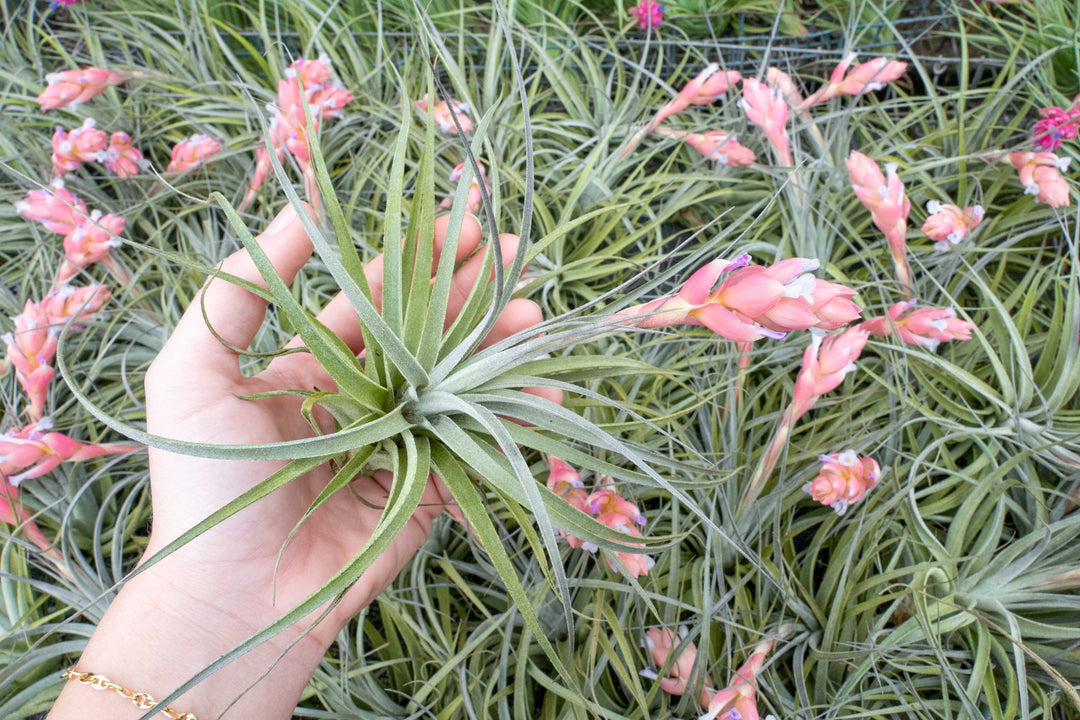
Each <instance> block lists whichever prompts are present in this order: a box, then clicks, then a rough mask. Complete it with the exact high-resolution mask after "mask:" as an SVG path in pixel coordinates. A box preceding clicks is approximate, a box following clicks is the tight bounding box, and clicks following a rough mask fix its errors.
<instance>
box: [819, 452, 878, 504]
mask: <svg viewBox="0 0 1080 720" xmlns="http://www.w3.org/2000/svg"><path fill="white" fill-rule="evenodd" d="M818 459H819V460H820V461H821V462H823V463H824V465H823V466H822V468H821V472H819V473H818V476H817V477H816V478H814V479H813V480H811V481H810V482H808V483H806V484H805V485H803V491H805V492H807V493H809V494H810V497H812V498H813V499H814V500H815V501H816V502H819V503H821V504H822V505H828V506H829V507H831V508H832V509H833V510H835V511H836V514H837V515H843V514H844V513H846V512H847V510H848V508H849V507H850V506H852V505H854V504H855V503H857V502H859V501H860V500H862V499H863V496H864V495H866V493H867V491H869V490H871V489H872V488H874V487H875V486H876V485H877V484H878V481H879V480H880V479H881V468H880V467H879V466H878V464H877V461H876V460H874V459H873V458H871V457H859V456H858V455H856V454H855V451H854V450H845V451H844V452H841V453H833V454H832V455H821V456H819V457H818Z"/></svg>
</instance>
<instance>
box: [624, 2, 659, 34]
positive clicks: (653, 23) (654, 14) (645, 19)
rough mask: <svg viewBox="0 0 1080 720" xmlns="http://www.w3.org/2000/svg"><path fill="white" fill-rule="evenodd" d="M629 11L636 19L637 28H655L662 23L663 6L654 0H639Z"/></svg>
mask: <svg viewBox="0 0 1080 720" xmlns="http://www.w3.org/2000/svg"><path fill="white" fill-rule="evenodd" d="M629 13H630V15H631V17H633V18H635V19H637V26H638V30H655V29H656V28H658V27H660V26H661V25H663V24H664V6H663V5H661V4H660V3H658V2H656V0H641V2H639V3H638V4H637V5H635V6H634V7H632V8H630V10H629Z"/></svg>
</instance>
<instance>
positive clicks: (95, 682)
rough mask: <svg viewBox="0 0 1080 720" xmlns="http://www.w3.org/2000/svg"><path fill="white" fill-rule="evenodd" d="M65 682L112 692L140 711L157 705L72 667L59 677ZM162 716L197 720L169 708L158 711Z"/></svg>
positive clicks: (180, 719)
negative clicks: (128, 701)
mask: <svg viewBox="0 0 1080 720" xmlns="http://www.w3.org/2000/svg"><path fill="white" fill-rule="evenodd" d="M61 677H63V678H64V679H65V680H78V681H79V682H81V683H82V684H84V685H89V686H90V687H92V688H94V689H95V690H112V691H113V692H114V693H116V694H117V695H119V696H120V697H124V698H127V699H128V700H130V701H131V702H133V703H135V707H137V708H139V709H140V710H150V709H152V708H156V707H157V706H158V705H159V703H158V701H157V700H155V699H154V698H153V697H152V696H151V695H150V694H148V693H144V692H135V691H134V690H128V689H127V688H126V687H122V686H120V685H117V684H116V683H114V682H113V681H112V680H110V679H109V678H107V677H105V676H104V675H95V674H94V673H88V672H79V671H78V670H76V669H75V668H74V667H70V668H68V669H67V670H65V671H64V674H63V675H62V676H61ZM158 712H160V713H161V714H162V715H166V716H168V717H170V718H172V720H199V719H198V718H197V717H195V716H194V715H192V714H191V713H182V712H177V711H176V710H173V709H172V708H169V707H163V708H161V709H160V710H158Z"/></svg>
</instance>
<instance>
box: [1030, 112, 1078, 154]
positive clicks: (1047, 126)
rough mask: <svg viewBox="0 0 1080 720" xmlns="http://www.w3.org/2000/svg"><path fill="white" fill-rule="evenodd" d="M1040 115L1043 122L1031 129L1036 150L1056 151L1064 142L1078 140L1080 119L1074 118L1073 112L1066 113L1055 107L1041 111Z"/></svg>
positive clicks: (1040, 121)
mask: <svg viewBox="0 0 1080 720" xmlns="http://www.w3.org/2000/svg"><path fill="white" fill-rule="evenodd" d="M1039 115H1040V116H1042V120H1039V121H1038V122H1037V123H1035V125H1034V126H1033V127H1032V128H1031V139H1032V140H1033V141H1034V142H1035V149H1036V150H1045V151H1054V150H1057V149H1058V148H1059V147H1061V143H1062V142H1063V141H1065V140H1073V139H1075V138H1076V135H1077V126H1078V125H1080V117H1074V116H1073V115H1072V114H1071V110H1070V112H1066V111H1065V110H1063V109H1061V108H1059V107H1056V106H1054V107H1048V108H1043V109H1041V110H1039Z"/></svg>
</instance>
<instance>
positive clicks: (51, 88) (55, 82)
mask: <svg viewBox="0 0 1080 720" xmlns="http://www.w3.org/2000/svg"><path fill="white" fill-rule="evenodd" d="M129 77H131V75H130V73H116V72H110V71H109V70H103V69H101V68H96V67H90V68H84V69H82V70H65V71H63V72H57V73H49V74H48V75H46V76H45V80H46V82H48V83H49V84H48V86H47V87H46V88H45V91H44V92H43V93H41V94H40V95H38V97H37V101H38V103H39V104H40V105H41V109H42V110H55V109H57V108H67V109H68V110H74V109H75V107H76V106H77V105H78V104H79V103H82V102H86V101H87V100H90V99H92V98H95V97H97V96H98V95H100V94H101V93H103V92H105V90H106V89H107V88H108V87H110V86H112V85H119V84H120V83H122V82H124V81H125V80H127V79H128V78H129Z"/></svg>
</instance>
